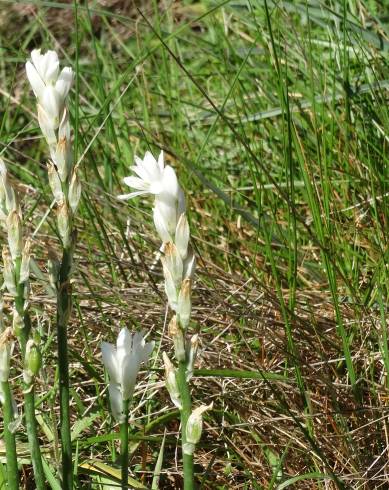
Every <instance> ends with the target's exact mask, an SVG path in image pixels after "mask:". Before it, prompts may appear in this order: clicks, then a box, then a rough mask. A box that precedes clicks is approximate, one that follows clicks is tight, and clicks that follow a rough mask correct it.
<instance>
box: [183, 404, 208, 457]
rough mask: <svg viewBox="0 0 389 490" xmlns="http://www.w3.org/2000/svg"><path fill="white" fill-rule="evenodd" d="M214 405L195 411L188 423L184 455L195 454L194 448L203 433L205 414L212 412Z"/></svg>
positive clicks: (198, 408)
mask: <svg viewBox="0 0 389 490" xmlns="http://www.w3.org/2000/svg"><path fill="white" fill-rule="evenodd" d="M212 407H213V403H211V404H210V405H208V406H207V405H201V406H200V407H197V408H195V409H194V410H193V412H192V413H191V414H190V416H189V418H188V421H187V423H186V444H184V448H183V449H184V453H186V454H193V451H194V446H195V444H197V443H198V442H199V440H200V438H201V433H202V431H203V413H204V412H205V411H206V410H211V409H212Z"/></svg>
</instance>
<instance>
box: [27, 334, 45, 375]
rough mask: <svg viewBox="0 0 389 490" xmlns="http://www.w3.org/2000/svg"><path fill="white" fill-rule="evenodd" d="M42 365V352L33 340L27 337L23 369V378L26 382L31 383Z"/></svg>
mask: <svg viewBox="0 0 389 490" xmlns="http://www.w3.org/2000/svg"><path fill="white" fill-rule="evenodd" d="M41 366H42V354H41V351H40V349H39V347H38V346H37V344H36V343H35V341H34V340H32V339H29V340H28V341H27V345H26V355H25V363H24V370H23V379H24V382H25V383H26V384H31V383H32V380H33V378H34V376H36V375H37V374H38V373H39V370H40V368H41Z"/></svg>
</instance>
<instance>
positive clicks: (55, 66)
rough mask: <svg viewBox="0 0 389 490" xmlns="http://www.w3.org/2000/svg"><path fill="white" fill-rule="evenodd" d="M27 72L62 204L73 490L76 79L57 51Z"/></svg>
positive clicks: (63, 377)
mask: <svg viewBox="0 0 389 490" xmlns="http://www.w3.org/2000/svg"><path fill="white" fill-rule="evenodd" d="M26 73H27V77H28V80H29V82H30V84H31V87H32V89H33V91H34V94H35V96H36V98H37V111H38V121H39V125H40V128H41V130H42V133H43V135H44V137H45V139H46V142H47V144H48V146H49V151H50V158H51V160H50V161H49V163H48V178H49V185H50V188H51V190H52V193H53V196H54V199H55V201H56V204H57V228H58V232H59V236H60V239H61V245H62V258H61V260H60V261H57V260H56V259H54V261H53V260H52V258H51V259H50V261H51V265H53V263H54V262H55V267H50V283H51V284H52V285H53V286H54V287H55V289H56V291H57V318H56V323H57V341H58V365H59V398H60V423H61V443H62V445H61V452H62V480H63V481H62V486H63V488H64V489H65V490H71V489H72V488H73V468H72V466H73V465H72V443H71V427H70V396H69V356H68V337H67V327H68V323H69V319H70V316H71V311H72V286H71V280H70V279H71V271H72V263H73V251H74V247H75V242H76V232H75V228H74V215H75V213H76V211H77V207H78V204H79V201H80V197H81V185H80V182H79V178H78V168H77V166H75V165H74V164H73V154H72V153H73V152H72V145H71V129H70V123H69V111H68V108H67V106H66V101H67V96H68V93H69V91H70V89H71V86H72V83H73V79H74V74H73V71H72V69H71V68H70V67H65V68H63V69H62V71H61V72H60V71H59V60H58V55H57V53H56V52H55V51H48V52H47V53H45V54H41V52H40V50H39V49H36V50H33V51H32V53H31V59H30V60H29V61H27V63H26Z"/></svg>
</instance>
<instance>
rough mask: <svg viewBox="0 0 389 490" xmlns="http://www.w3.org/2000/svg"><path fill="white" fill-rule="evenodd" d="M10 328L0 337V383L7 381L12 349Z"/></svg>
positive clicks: (12, 337)
mask: <svg viewBox="0 0 389 490" xmlns="http://www.w3.org/2000/svg"><path fill="white" fill-rule="evenodd" d="M13 339H14V336H13V332H12V328H11V327H8V328H6V329H5V330H4V331H3V332H2V333H1V335H0V382H2V383H4V382H6V381H8V378H9V370H10V359H11V356H12V351H13V347H14V342H13Z"/></svg>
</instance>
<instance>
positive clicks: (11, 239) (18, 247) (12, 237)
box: [7, 209, 22, 260]
mask: <svg viewBox="0 0 389 490" xmlns="http://www.w3.org/2000/svg"><path fill="white" fill-rule="evenodd" d="M7 232H8V245H9V250H10V252H11V256H12V259H13V260H15V259H16V258H17V257H20V255H21V253H22V220H21V218H20V214H19V213H18V212H17V211H16V210H15V209H14V210H13V211H11V212H10V214H9V215H8V218H7Z"/></svg>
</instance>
